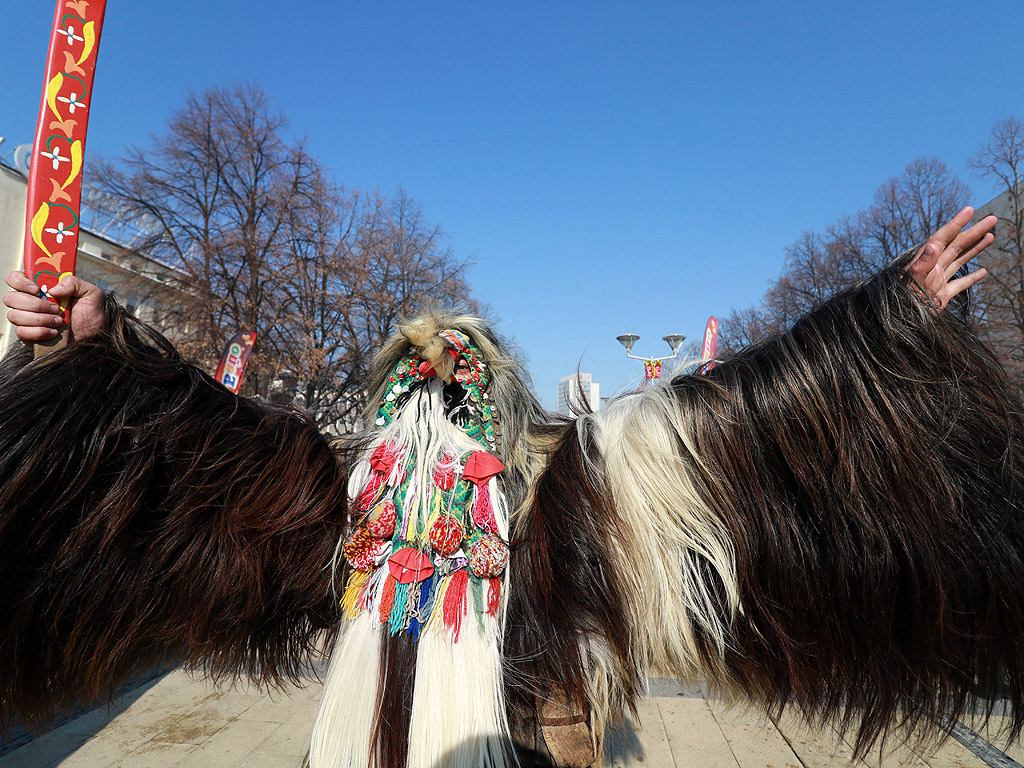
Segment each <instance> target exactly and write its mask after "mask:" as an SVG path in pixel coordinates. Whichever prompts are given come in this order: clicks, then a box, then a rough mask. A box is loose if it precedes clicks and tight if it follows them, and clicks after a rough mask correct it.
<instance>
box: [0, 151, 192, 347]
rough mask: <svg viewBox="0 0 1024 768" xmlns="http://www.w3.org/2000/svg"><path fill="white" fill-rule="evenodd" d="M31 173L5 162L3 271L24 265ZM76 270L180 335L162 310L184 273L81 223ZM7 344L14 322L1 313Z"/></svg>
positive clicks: (0, 203) (0, 167)
mask: <svg viewBox="0 0 1024 768" xmlns="http://www.w3.org/2000/svg"><path fill="white" fill-rule="evenodd" d="M27 198H28V179H27V177H26V176H25V173H24V171H23V170H22V169H18V168H14V167H11V166H9V165H6V164H4V163H0V270H2V272H0V274H2V275H6V274H7V273H8V272H11V271H13V270H20V269H23V268H24V267H23V264H22V256H23V253H24V243H25V205H26V200H27ZM75 274H77V275H78V276H80V277H81V278H82V279H84V280H88V281H89V282H90V283H94V284H95V285H98V286H99V287H100V288H102V289H103V290H104V291H108V292H112V293H114V294H115V295H116V296H117V298H118V300H119V301H120V302H121V304H122V305H124V306H125V307H126V308H127V309H128V310H129V311H130V312H131V313H132V314H134V315H136V316H137V317H138V318H139V319H141V320H145V321H147V322H152V323H153V324H154V325H155V326H157V327H158V328H159V329H160V330H161V331H162V332H164V333H167V334H168V335H170V336H174V335H175V334H174V330H175V329H173V328H164V327H160V326H161V323H160V318H161V317H162V316H163V313H161V312H160V311H159V310H160V308H161V306H166V305H167V303H168V302H174V301H175V297H176V296H180V292H181V290H183V288H182V286H184V285H185V280H184V274H183V273H182V272H180V271H179V270H176V269H174V268H173V267H169V266H167V265H166V264H163V263H161V262H159V261H156V260H155V259H151V258H149V257H147V256H144V255H142V254H140V253H137V252H135V251H132V250H130V249H128V248H125V247H124V246H123V245H120V244H118V243H116V242H114V241H113V240H110V239H108V238H106V237H103V236H102V235H99V234H96V233H95V232H91V231H89V230H88V229H86V228H80V230H79V236H78V257H77V263H76V265H75ZM0 336H2V343H3V349H7V346H8V345H9V344H10V343H11V342H12V341H13V340H14V339H15V338H16V337H15V336H14V327H13V326H12V325H11V324H10V323H9V322H8V321H7V314H6V312H4V313H0Z"/></svg>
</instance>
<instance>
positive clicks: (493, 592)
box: [487, 579, 501, 616]
mask: <svg viewBox="0 0 1024 768" xmlns="http://www.w3.org/2000/svg"><path fill="white" fill-rule="evenodd" d="M487 581H489V582H490V584H489V585H488V587H487V615H488V616H497V615H498V604H499V603H500V602H501V579H488V580H487Z"/></svg>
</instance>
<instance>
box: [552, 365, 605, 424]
mask: <svg viewBox="0 0 1024 768" xmlns="http://www.w3.org/2000/svg"><path fill="white" fill-rule="evenodd" d="M599 410H601V385H600V384H598V383H597V382H596V381H594V379H593V376H592V375H591V374H589V373H574V374H572V375H571V376H563V377H562V378H561V379H559V381H558V413H560V414H561V415H563V416H575V415H577V414H580V413H586V412H587V411H599Z"/></svg>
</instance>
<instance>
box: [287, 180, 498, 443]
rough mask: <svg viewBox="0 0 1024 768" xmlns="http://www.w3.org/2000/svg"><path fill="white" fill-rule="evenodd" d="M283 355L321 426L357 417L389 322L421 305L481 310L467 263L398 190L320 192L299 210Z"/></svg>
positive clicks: (345, 424)
mask: <svg viewBox="0 0 1024 768" xmlns="http://www.w3.org/2000/svg"><path fill="white" fill-rule="evenodd" d="M294 226H295V237H296V243H295V253H296V255H297V258H296V259H295V260H294V262H293V265H292V270H291V272H290V273H289V278H288V279H287V280H286V281H285V287H286V291H287V293H288V304H287V306H288V309H289V311H288V312H286V313H285V316H286V318H287V320H286V325H287V326H288V333H289V341H290V343H289V344H288V345H287V350H288V351H287V355H286V358H287V361H288V365H289V368H290V369H291V370H292V371H294V373H295V375H296V377H297V378H298V380H299V382H300V386H301V390H302V394H303V396H304V400H305V404H306V408H307V410H309V411H310V413H311V414H312V415H313V417H314V418H315V419H316V420H317V422H318V423H319V424H320V426H321V427H323V428H331V429H334V430H337V431H341V430H344V429H347V428H351V427H352V426H353V425H354V424H355V420H356V418H357V417H358V414H359V413H360V411H361V410H362V409H363V407H364V404H365V397H366V394H367V393H366V391H365V385H366V381H367V377H368V375H369V369H370V364H371V361H372V358H373V355H374V353H375V352H376V350H377V349H379V348H380V347H381V345H382V344H383V342H384V340H385V339H386V338H387V337H388V335H389V334H390V333H391V330H392V328H393V327H394V325H395V323H396V322H397V321H398V320H399V319H401V318H403V317H408V316H412V315H415V314H416V313H418V312H420V311H421V310H422V309H424V308H426V307H428V306H440V307H448V308H451V307H454V308H461V309H464V310H466V311H469V312H474V311H477V310H478V309H479V307H478V305H477V303H476V302H475V301H474V299H473V298H472V296H471V295H470V292H469V287H468V283H467V281H466V277H465V272H466V269H467V267H468V262H467V261H466V260H464V259H458V258H456V257H455V255H454V254H453V253H452V251H451V249H450V248H449V247H448V246H447V244H446V236H445V234H444V232H443V231H442V230H441V229H440V228H439V227H437V226H434V225H431V224H428V223H427V222H426V220H425V218H424V216H423V213H422V210H421V209H420V207H419V206H418V205H417V204H416V202H415V201H414V200H413V199H412V198H411V197H410V196H409V195H407V194H406V193H405V192H404V191H401V190H400V191H399V192H398V194H397V195H396V196H395V197H393V198H388V197H385V196H384V195H381V194H380V193H379V192H375V193H372V194H369V195H362V194H360V193H358V192H355V193H350V194H347V193H344V192H343V191H342V190H339V189H334V190H330V189H328V190H325V191H324V192H323V194H321V195H320V196H319V197H318V198H316V199H314V200H312V201H311V202H310V210H309V211H308V212H302V215H300V216H297V217H296V221H295V223H294Z"/></svg>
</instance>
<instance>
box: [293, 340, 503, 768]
mask: <svg viewBox="0 0 1024 768" xmlns="http://www.w3.org/2000/svg"><path fill="white" fill-rule="evenodd" d="M426 369H427V367H426V366H424V365H423V364H422V363H419V364H415V360H412V359H410V360H409V361H408V362H407V363H404V364H403V366H401V370H399V371H397V372H396V374H395V375H394V379H395V381H394V382H393V385H392V388H391V389H390V391H389V392H388V397H386V398H385V401H384V403H382V405H381V409H380V411H379V416H378V423H379V425H381V426H382V429H381V431H380V434H379V436H378V437H377V439H376V440H375V441H373V442H372V443H371V444H370V446H369V448H367V449H366V451H365V453H364V456H363V459H362V460H360V461H358V462H357V464H356V465H355V467H354V468H353V470H352V473H351V476H350V483H349V491H350V496H351V497H352V498H355V499H357V501H356V504H355V507H354V509H353V510H352V512H351V513H350V515H351V519H352V526H353V528H352V530H351V532H350V533H349V535H348V536H347V538H346V539H345V540H344V542H342V544H341V545H340V547H339V550H340V554H341V555H342V556H343V557H344V559H345V561H346V563H347V566H348V569H349V576H348V582H347V584H346V587H345V589H344V592H343V595H342V598H341V604H342V611H343V614H344V616H345V617H346V619H347V620H346V622H345V624H346V627H344V628H343V635H342V637H341V638H340V639H339V641H338V645H337V647H336V650H335V654H334V659H333V660H332V664H331V668H330V671H329V679H328V681H327V688H326V690H325V696H324V702H323V705H322V711H321V715H320V717H319V718H318V721H317V725H316V727H315V735H314V749H313V751H312V753H311V757H310V760H311V766H312V768H324V767H329V768H339V767H342V766H344V767H346V768H367V765H368V764H374V765H376V766H377V768H411V767H413V766H434V765H441V764H462V763H461V762H459V760H456V761H455V762H452V760H453V755H458V754H461V753H463V752H465V753H466V755H465V759H466V762H465V763H464V764H465V765H467V766H474V768H475V767H476V766H493V767H494V768H500V767H501V766H504V765H505V763H506V759H507V758H508V756H507V755H506V751H507V749H508V743H509V729H508V723H507V721H506V712H505V703H504V693H503V688H502V679H501V663H500V642H501V641H500V638H501V634H502V626H503V622H504V612H503V605H502V596H503V594H504V591H503V590H502V588H501V583H502V581H503V579H504V578H505V574H506V570H507V566H508V559H509V548H508V543H507V542H508V514H507V506H506V503H505V500H504V498H503V495H502V493H501V489H500V482H499V479H498V475H499V474H500V473H501V471H502V470H503V469H504V465H503V464H502V462H501V461H499V460H498V459H497V458H496V457H495V456H494V455H493V454H492V453H490V452H489V451H488V450H483V449H484V448H490V447H491V446H492V444H493V443H494V442H495V441H494V440H493V439H492V440H488V435H489V434H490V435H493V434H494V431H493V426H494V422H495V421H496V420H495V419H493V418H489V419H488V421H489V422H490V424H491V426H487V425H485V424H484V423H483V419H482V418H481V417H480V411H479V410H477V411H474V410H472V409H469V408H465V407H464V406H465V403H466V399H464V400H463V401H462V406H463V410H462V411H461V412H460V413H461V416H462V417H461V418H459V419H455V421H456V423H453V420H452V419H453V414H452V412H451V411H450V409H446V405H450V403H449V402H446V398H450V394H449V393H446V392H445V391H444V387H443V385H442V382H441V381H439V380H438V379H437V378H436V377H433V376H430V375H429V372H428V375H425V374H424V371H426ZM473 371H474V373H476V372H478V371H479V367H478V368H475V369H473ZM469 378H470V383H471V385H472V386H473V387H477V396H478V398H479V401H481V402H483V401H484V399H485V398H484V396H485V395H486V391H485V388H484V387H485V385H486V380H485V379H483V377H477V378H475V379H474V378H473V377H472V374H471V376H470V377H469ZM482 385H483V386H482ZM395 387H397V390H396V389H395ZM488 408H490V406H488ZM381 420H383V424H380V421H381ZM467 619H468V621H467ZM368 632H370V633H371V634H372V637H373V638H375V643H376V647H377V648H378V649H379V650H378V651H377V655H378V656H379V663H378V667H377V670H378V674H377V678H376V679H375V680H374V681H373V684H372V692H373V698H372V700H371V697H370V696H369V695H366V694H365V693H362V692H361V693H360V694H359V695H356V696H350V695H348V693H347V692H348V691H350V690H351V687H352V686H353V685H364V684H366V683H367V682H368V681H367V678H366V676H365V672H364V670H357V669H353V668H352V667H358V666H362V665H363V664H364V660H363V659H362V658H361V657H352V658H349V659H347V660H344V659H339V656H340V655H341V654H348V653H350V652H351V651H352V649H354V647H355V646H357V645H362V644H364V643H368V642H370V641H369V640H368V639H367V633H368ZM413 681H414V682H413ZM356 706H369V707H371V708H372V710H373V716H372V717H371V718H369V719H367V718H366V717H365V716H364V715H363V714H357V713H354V712H352V708H353V707H356ZM439 707H440V708H441V709H440V710H439ZM456 710H457V711H456ZM346 713H347V714H346ZM346 718H347V719H348V720H349V721H350V723H356V724H358V728H359V733H358V734H357V733H356V732H355V731H354V730H353V728H355V727H356V726H352V725H349V724H347V725H346V726H345V727H343V728H342V729H341V735H338V734H335V733H330V732H327V729H329V728H331V727H335V726H334V725H332V724H336V723H337V722H338V721H339V720H341V719H346ZM363 728H365V729H366V730H365V731H364V730H363ZM367 745H368V746H367ZM364 750H368V751H365V752H364ZM365 760H369V761H370V763H367V762H365Z"/></svg>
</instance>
